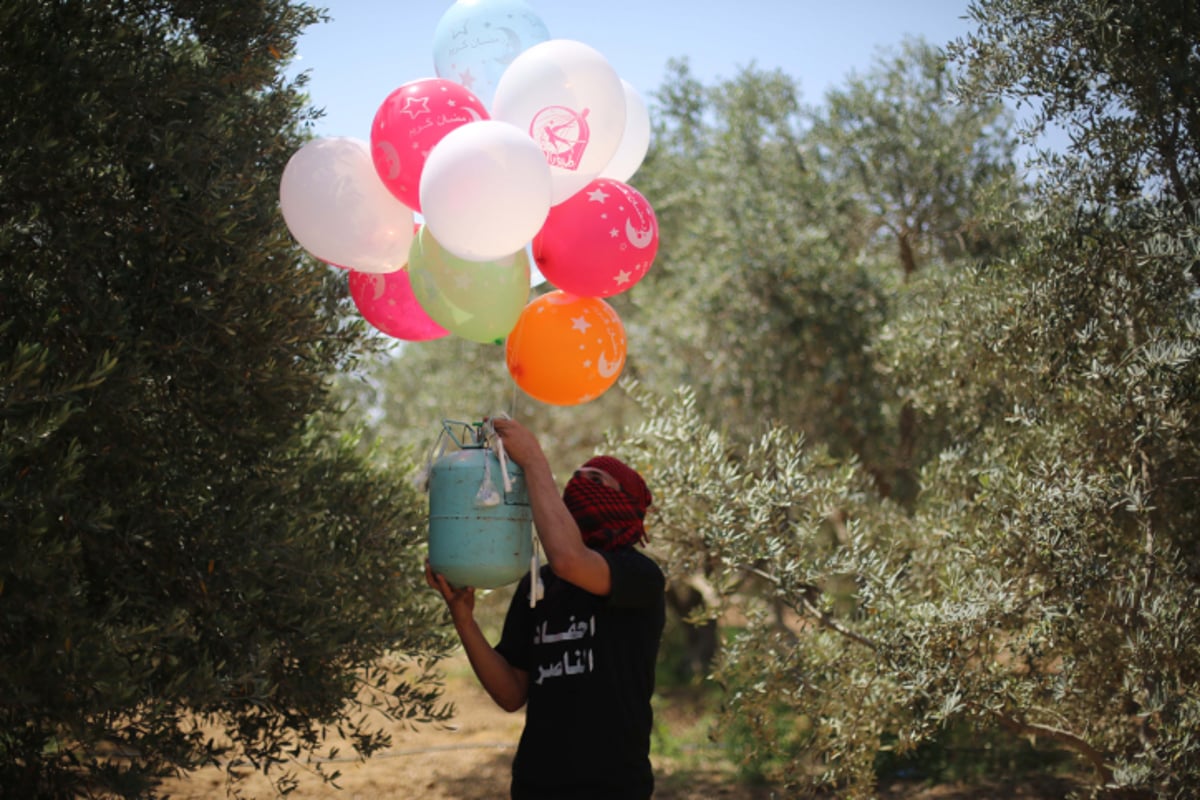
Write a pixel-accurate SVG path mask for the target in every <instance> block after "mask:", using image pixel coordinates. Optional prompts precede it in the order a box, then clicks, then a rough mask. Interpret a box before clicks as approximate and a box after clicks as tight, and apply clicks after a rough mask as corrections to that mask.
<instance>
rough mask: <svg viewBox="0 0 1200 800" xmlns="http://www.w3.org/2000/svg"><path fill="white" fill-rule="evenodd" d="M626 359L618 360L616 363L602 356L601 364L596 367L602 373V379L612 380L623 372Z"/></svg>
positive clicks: (602, 354)
mask: <svg viewBox="0 0 1200 800" xmlns="http://www.w3.org/2000/svg"><path fill="white" fill-rule="evenodd" d="M624 364H625V359H623V358H618V359H617V360H616V361H612V362H610V361H609V360H608V359H607V358H606V357H605V355H604V353H601V354H600V363H599V364H597V365H596V371H597V372H598V373H600V377H601V378H611V377H613V376H614V375H617V374H619V373H620V372H621V367H622V366H624Z"/></svg>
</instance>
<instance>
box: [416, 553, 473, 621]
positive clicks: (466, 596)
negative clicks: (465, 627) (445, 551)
mask: <svg viewBox="0 0 1200 800" xmlns="http://www.w3.org/2000/svg"><path fill="white" fill-rule="evenodd" d="M425 582H426V583H428V584H429V585H430V586H432V587H433V588H434V589H437V590H438V591H439V592H441V593H442V599H443V600H445V601H446V606H447V607H448V608H449V609H450V616H451V618H452V619H453V620H454V623H455V625H456V626H457V625H458V623H459V622H460V621H466V620H468V619H472V618H474V616H475V587H473V586H463V587H462V588H461V589H455V588H454V587H453V586H451V585H450V581H448V580H446V576H445V575H442V574H440V573H437V572H434V571H433V566H432V565H431V564H430V563H429V561H428V559H426V561H425Z"/></svg>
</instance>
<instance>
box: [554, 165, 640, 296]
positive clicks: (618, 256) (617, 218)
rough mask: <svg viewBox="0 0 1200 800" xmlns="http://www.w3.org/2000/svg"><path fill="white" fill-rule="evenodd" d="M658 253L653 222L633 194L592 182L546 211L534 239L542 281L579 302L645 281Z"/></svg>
mask: <svg viewBox="0 0 1200 800" xmlns="http://www.w3.org/2000/svg"><path fill="white" fill-rule="evenodd" d="M657 253H658V220H657V218H656V217H655V216H654V209H652V208H651V207H650V203H649V202H648V201H647V200H646V198H645V197H644V196H643V195H642V193H641V192H639V191H638V190H637V189H634V188H633V187H632V186H629V185H628V184H625V183H622V182H620V181H616V180H612V179H610V178H597V179H596V180H594V181H592V182H591V183H589V184H588V185H587V186H586V187H584V189H583V191H581V192H579V193H578V194H576V195H574V196H572V197H570V198H568V199H567V200H565V201H564V202H562V203H559V204H558V205H556V206H554V207H553V208H551V209H550V213H549V215H548V216H547V217H546V222H545V223H544V224H543V225H542V229H541V230H540V231H539V232H538V234H537V236H535V237H534V239H533V258H534V260H535V261H536V262H537V265H538V269H539V270H541V273H542V275H544V276H545V278H546V280H548V281H549V282H550V283H552V284H554V285H555V286H556V287H558V288H559V289H562V290H563V291H566V292H570V293H571V294H576V295H581V296H583V297H611V296H612V295H614V294H619V293H620V292H624V291H626V290H628V289H630V288H631V287H632V286H633V285H634V284H636V283H637V282H638V281H640V280H641V279H642V278H643V277H645V275H646V272H647V271H648V270H649V269H650V265H651V264H652V263H653V262H654V257H655V255H657Z"/></svg>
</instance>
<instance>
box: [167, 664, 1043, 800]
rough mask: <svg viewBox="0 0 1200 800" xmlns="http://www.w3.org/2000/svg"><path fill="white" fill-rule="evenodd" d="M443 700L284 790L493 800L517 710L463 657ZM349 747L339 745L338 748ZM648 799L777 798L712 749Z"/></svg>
mask: <svg viewBox="0 0 1200 800" xmlns="http://www.w3.org/2000/svg"><path fill="white" fill-rule="evenodd" d="M445 666H446V670H447V681H446V698H447V699H448V700H451V701H453V702H454V703H455V705H456V707H457V714H456V716H455V718H454V720H453V721H452V722H451V724H450V726H449V727H448V728H446V729H442V728H438V727H435V726H424V727H422V728H421V729H420V730H419V731H418V732H413V731H411V730H409V729H407V728H406V727H404V726H403V725H399V724H396V725H392V726H390V727H389V730H390V732H391V734H392V746H391V747H390V748H388V749H387V750H385V751H383V752H381V753H378V754H376V755H375V756H373V757H371V758H370V759H368V760H367V761H365V762H364V761H360V760H357V759H355V758H354V757H353V756H347V757H345V758H338V759H337V760H336V761H334V762H326V763H325V764H324V769H325V771H326V772H333V771H334V770H335V769H336V770H340V771H341V773H342V774H341V777H340V778H338V780H337V785H338V786H340V787H341V788H340V789H338V788H335V787H334V786H330V785H328V784H326V783H324V782H322V780H321V779H320V778H319V777H318V776H317V775H316V774H315V773H313V772H311V770H310V768H308V767H305V766H304V765H300V764H297V765H294V767H293V768H292V769H293V771H295V772H296V774H297V778H298V780H299V786H298V787H297V788H296V789H295V791H294V792H292V793H291V794H289V795H287V796H288V797H289V798H295V799H296V800H409V798H421V800H498V799H503V798H507V797H508V782H509V768H510V765H511V763H512V757H513V753H514V752H515V749H516V744H517V740H518V738H520V734H521V727H522V725H523V722H524V716H523V713H522V712H517V713H515V714H508V713H505V712H504V711H501V710H500V709H499V708H498V707H497V706H496V705H495V704H494V703H493V702H492V701H491V699H490V698H489V697H488V696H487V695H486V694H485V693H484V691H483V690H482V689H481V688H480V687H479V685H478V683H476V682H475V681H474V679H473V676H471V675H470V667H469V666H467V664H466V659H465V657H464V656H462V655H459V656H457V657H456V658H455V659H451V660H450V661H449V662H447V663H446V664H445ZM658 724H659V725H667V726H693V725H695V724H696V720H695V719H694V718H689V716H688V714H687V711H686V709H679V708H677V707H675V706H671V707H670V710H669V711H668V712H667V713H665V714H664V713H660V715H659V720H658ZM348 750H349V748H343V752H345V751H348ZM652 761H653V764H654V770H655V781H656V788H655V793H654V796H655V800H775V799H776V798H780V799H782V798H784V797H786V796H787V795H786V794H785V793H783V792H779V791H778V790H776V791H774V792H773V791H772V790H771V789H770V788H767V787H761V786H747V785H744V784H742V783H740V782H739V781H738V780H737V779H736V774H735V771H734V768H733V766H732V765H731V764H730V763H729V762H728V761H727V760H726V759H725V758H724V756H723V755H722V753H721V752H720V751H719V750H718V749H716V748H713V749H706V750H704V751H703V752H697V751H693V752H690V753H684V754H683V755H682V756H681V757H679V758H671V757H665V756H660V755H654V756H652ZM162 788H163V791H164V792H169V793H170V797H172V798H175V800H209V798H222V797H226V796H227V791H226V789H227V786H226V778H225V772H224V770H223V769H221V768H218V767H211V768H207V769H204V770H200V771H198V772H196V773H193V774H192V775H190V776H188V777H187V778H184V779H178V780H173V781H170V782H168V783H167V784H165V785H164V786H163V787H162ZM239 791H240V792H241V796H242V797H247V798H274V797H278V794H277V793H276V791H275V790H274V789H273V788H272V786H271V784H270V782H269V781H268V780H266V779H265V778H263V777H262V776H261V775H258V774H254V775H251V776H250V777H248V778H247V779H246V780H244V781H242V782H240V783H239ZM879 796H880V797H881V798H882V799H883V800H984V798H1017V799H1018V800H1051V798H1061V797H1065V796H1066V788H1065V787H1063V786H1060V785H1041V786H1034V785H1004V786H974V787H964V786H938V787H929V786H925V785H921V784H911V785H910V784H896V785H893V786H886V787H880V794H879Z"/></svg>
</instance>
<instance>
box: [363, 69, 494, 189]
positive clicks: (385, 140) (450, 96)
mask: <svg viewBox="0 0 1200 800" xmlns="http://www.w3.org/2000/svg"><path fill="white" fill-rule="evenodd" d="M481 119H488V113H487V109H486V108H485V107H484V105H483V102H482V101H481V100H480V99H479V98H478V97H476V96H475V95H473V94H471V90H470V89H468V88H466V87H465V86H463V85H462V84H459V83H455V82H454V81H449V80H445V79H444V78H423V79H421V80H416V81H409V82H408V83H406V84H404V85H403V86H401V87H400V88H399V89H396V90H395V91H394V92H392V93H391V94H389V95H388V96H387V99H386V100H384V101H383V103H382V104H381V105H380V106H379V110H378V111H376V112H375V120H374V122H373V124H372V125H371V158H372V159H373V160H374V162H375V172H376V173H378V175H379V179H380V180H381V181H383V185H384V186H386V187H387V188H388V191H389V192H391V193H392V194H393V195H395V197H396V198H397V199H398V200H399V201H400V202H402V203H404V205H406V206H408V207H409V208H411V209H412V210H413V211H420V210H421V172H422V171H423V170H424V169H425V160H426V159H427V158H428V157H429V151H430V150H432V149H433V148H434V145H436V144H437V143H438V142H440V141H441V140H442V138H443V137H444V136H445V135H446V134H447V133H449V132H450V131H452V130H454V129H455V128H457V127H459V126H462V125H466V124H467V123H468V122H475V121H476V120H481Z"/></svg>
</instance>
